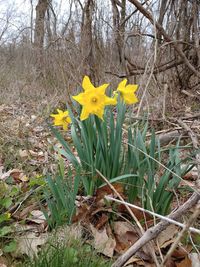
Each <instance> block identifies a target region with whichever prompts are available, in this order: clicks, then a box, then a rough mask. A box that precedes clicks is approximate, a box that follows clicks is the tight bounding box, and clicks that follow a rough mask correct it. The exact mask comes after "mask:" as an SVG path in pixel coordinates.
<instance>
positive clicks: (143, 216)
mask: <svg viewBox="0 0 200 267" xmlns="http://www.w3.org/2000/svg"><path fill="white" fill-rule="evenodd" d="M130 209H131V211H132V212H133V213H134V215H135V217H136V218H137V219H138V220H139V221H140V220H143V219H145V221H147V222H148V221H149V220H150V219H151V218H152V217H151V215H149V214H147V213H144V212H143V211H140V210H138V209H136V208H133V207H130ZM117 210H118V211H119V212H120V213H128V211H127V208H126V206H125V205H124V204H120V205H118V208H117Z"/></svg>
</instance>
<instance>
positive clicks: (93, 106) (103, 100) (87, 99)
mask: <svg viewBox="0 0 200 267" xmlns="http://www.w3.org/2000/svg"><path fill="white" fill-rule="evenodd" d="M126 84H127V79H124V80H123V81H122V82H120V83H119V85H118V87H117V90H116V91H114V93H113V97H108V96H107V95H106V94H105V91H106V89H107V87H108V85H109V84H103V85H101V86H98V87H95V86H94V85H93V84H92V83H91V81H90V78H89V77H88V76H85V77H84V78H83V82H82V87H83V90H84V92H82V93H80V94H79V95H77V96H73V99H74V100H76V101H77V102H78V103H79V104H81V105H82V112H81V116H80V119H81V120H82V121H83V120H86V119H87V118H88V117H89V115H91V114H94V115H96V116H98V117H99V118H100V119H103V114H104V109H105V106H107V105H116V104H117V98H118V95H119V96H120V99H122V100H123V101H124V102H125V104H134V103H137V102H138V98H137V97H136V95H135V91H136V90H137V88H138V85H136V84H128V85H126ZM57 112H58V114H51V117H53V118H54V125H55V126H62V127H63V129H64V130H66V129H67V128H68V124H69V123H70V122H71V119H70V117H69V113H68V111H67V110H66V111H62V110H60V109H57Z"/></svg>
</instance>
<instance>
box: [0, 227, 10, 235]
mask: <svg viewBox="0 0 200 267" xmlns="http://www.w3.org/2000/svg"><path fill="white" fill-rule="evenodd" d="M11 232H12V227H11V226H4V227H2V228H1V229H0V237H2V236H6V235H7V234H9V233H11Z"/></svg>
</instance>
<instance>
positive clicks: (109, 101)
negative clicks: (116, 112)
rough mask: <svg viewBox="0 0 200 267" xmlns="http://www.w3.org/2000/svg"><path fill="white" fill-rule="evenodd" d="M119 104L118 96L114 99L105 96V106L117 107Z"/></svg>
mask: <svg viewBox="0 0 200 267" xmlns="http://www.w3.org/2000/svg"><path fill="white" fill-rule="evenodd" d="M116 104H117V95H116V96H115V97H114V98H111V97H108V96H105V105H116Z"/></svg>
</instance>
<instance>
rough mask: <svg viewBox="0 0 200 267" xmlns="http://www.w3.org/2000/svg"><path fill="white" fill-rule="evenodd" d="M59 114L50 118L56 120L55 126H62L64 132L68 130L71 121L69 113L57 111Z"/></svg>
mask: <svg viewBox="0 0 200 267" xmlns="http://www.w3.org/2000/svg"><path fill="white" fill-rule="evenodd" d="M57 112H58V114H51V115H50V116H51V117H53V118H54V125H55V126H62V127H63V129H64V130H67V128H68V125H69V123H70V122H71V119H70V117H69V112H68V111H67V110H66V111H62V110H60V109H57Z"/></svg>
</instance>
